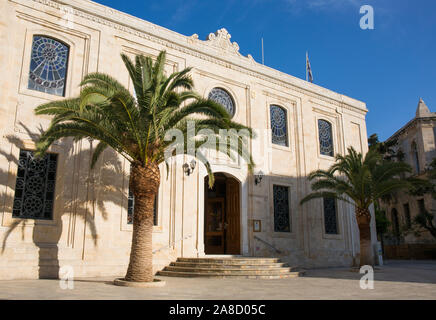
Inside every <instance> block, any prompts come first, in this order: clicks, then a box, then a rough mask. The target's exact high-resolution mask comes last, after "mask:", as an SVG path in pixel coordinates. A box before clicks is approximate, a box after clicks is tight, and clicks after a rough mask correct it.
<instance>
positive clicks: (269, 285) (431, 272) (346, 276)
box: [0, 261, 436, 300]
mask: <svg viewBox="0 0 436 320" xmlns="http://www.w3.org/2000/svg"><path fill="white" fill-rule="evenodd" d="M361 276H362V275H361V274H359V272H358V271H351V269H350V268H329V269H316V270H308V271H307V272H306V275H305V276H304V277H301V278H293V279H292V278H291V279H282V280H252V279H242V280H241V279H238V280H232V279H198V278H194V279H189V278H169V277H159V278H161V279H165V280H166V281H167V284H166V286H165V287H163V288H127V287H117V286H114V285H113V284H112V282H111V280H113V278H97V279H90V278H86V279H76V280H75V281H74V289H66V290H63V289H61V288H60V286H59V280H14V281H0V299H129V300H135V299H188V300H190V299H219V300H226V299H227V300H233V299H235V300H236V299H273V300H283V299H433V300H436V261H389V262H387V264H386V265H384V266H383V267H378V268H377V270H375V275H374V280H375V282H374V289H373V290H362V289H361V288H360V285H359V283H360V281H359V280H360V277H361Z"/></svg>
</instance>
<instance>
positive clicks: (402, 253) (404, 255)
mask: <svg viewBox="0 0 436 320" xmlns="http://www.w3.org/2000/svg"><path fill="white" fill-rule="evenodd" d="M384 258H385V259H416V260H430V259H436V244H399V245H388V246H384Z"/></svg>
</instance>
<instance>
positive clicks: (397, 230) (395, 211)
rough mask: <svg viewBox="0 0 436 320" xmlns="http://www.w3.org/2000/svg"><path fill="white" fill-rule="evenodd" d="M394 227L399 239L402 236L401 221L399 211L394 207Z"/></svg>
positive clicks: (395, 234) (396, 236)
mask: <svg viewBox="0 0 436 320" xmlns="http://www.w3.org/2000/svg"><path fill="white" fill-rule="evenodd" d="M391 213H392V228H393V232H394V236H395V238H397V240H399V238H400V221H399V220H398V211H397V209H395V208H393V209H392V212H391Z"/></svg>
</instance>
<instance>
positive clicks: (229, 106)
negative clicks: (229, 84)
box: [209, 88, 236, 117]
mask: <svg viewBox="0 0 436 320" xmlns="http://www.w3.org/2000/svg"><path fill="white" fill-rule="evenodd" d="M209 99H211V100H213V101H215V102H217V103H219V104H221V105H222V106H223V107H224V108H226V110H227V112H228V113H229V114H230V117H233V116H234V115H235V111H236V109H235V102H234V101H233V98H232V96H231V95H230V94H229V93H228V92H227V91H226V90H224V89H221V88H213V89H212V90H211V91H210V92H209Z"/></svg>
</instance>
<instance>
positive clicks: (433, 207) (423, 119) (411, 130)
mask: <svg viewBox="0 0 436 320" xmlns="http://www.w3.org/2000/svg"><path fill="white" fill-rule="evenodd" d="M393 140H396V141H397V145H396V149H397V150H398V151H401V153H402V154H403V155H404V159H403V160H404V161H405V162H407V163H408V164H409V165H410V166H411V167H412V170H413V172H412V175H414V176H416V177H421V178H422V177H425V175H426V171H427V170H428V167H429V165H430V163H431V162H432V160H433V159H434V158H435V157H436V112H430V109H429V108H428V106H427V105H426V104H425V102H424V100H423V99H419V102H418V107H417V108H416V115H415V117H414V118H413V119H412V120H410V121H409V122H408V123H407V124H406V125H404V126H403V127H402V128H401V129H399V130H398V131H397V132H395V133H394V134H393V135H392V136H391V137H390V138H389V139H387V141H393ZM384 209H385V211H386V215H387V218H388V220H389V221H390V223H391V227H390V228H391V232H390V233H391V236H390V237H388V238H387V239H385V241H384V242H385V244H386V245H385V255H386V257H387V258H421V259H423V258H436V255H435V252H436V239H435V238H434V237H433V236H432V235H431V234H430V233H429V232H428V231H424V232H422V233H420V234H419V236H418V235H416V234H415V233H414V232H412V231H411V230H412V225H413V222H414V218H415V217H416V215H417V214H418V213H420V212H424V211H427V212H430V213H433V214H434V213H435V212H436V201H435V200H434V199H433V198H432V196H431V195H430V194H425V195H423V196H412V195H409V194H406V193H404V192H402V193H399V194H398V195H397V196H396V197H394V198H393V200H392V201H390V203H389V204H387V205H386V204H385V205H384ZM435 222H436V221H435Z"/></svg>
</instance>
